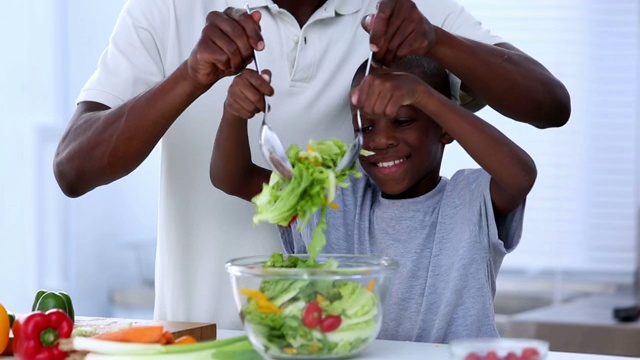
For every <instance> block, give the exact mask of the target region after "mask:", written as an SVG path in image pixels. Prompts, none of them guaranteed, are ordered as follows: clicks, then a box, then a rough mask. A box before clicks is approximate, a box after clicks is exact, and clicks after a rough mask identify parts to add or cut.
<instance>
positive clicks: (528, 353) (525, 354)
mask: <svg viewBox="0 0 640 360" xmlns="http://www.w3.org/2000/svg"><path fill="white" fill-rule="evenodd" d="M538 359H540V352H539V351H538V349H536V348H532V347H529V348H524V349H523V350H522V360H538Z"/></svg>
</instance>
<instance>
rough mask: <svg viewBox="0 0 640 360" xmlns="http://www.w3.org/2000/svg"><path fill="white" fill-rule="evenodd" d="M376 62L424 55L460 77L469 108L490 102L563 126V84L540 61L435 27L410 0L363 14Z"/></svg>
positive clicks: (529, 119)
mask: <svg viewBox="0 0 640 360" xmlns="http://www.w3.org/2000/svg"><path fill="white" fill-rule="evenodd" d="M363 26H364V27H365V29H371V30H370V34H371V37H370V42H371V45H372V49H373V50H374V51H375V54H376V55H375V56H376V59H377V60H378V61H382V62H384V63H387V64H391V63H393V62H394V61H395V60H397V59H399V58H402V57H405V56H407V55H420V56H428V57H430V58H432V59H434V60H436V61H438V62H439V63H440V64H441V65H442V66H443V67H445V68H446V69H448V70H449V71H451V72H452V73H453V74H455V75H456V76H457V77H458V78H460V80H461V81H462V84H463V85H462V86H463V90H465V91H466V92H467V93H468V94H469V95H471V96H472V97H473V98H475V99H474V100H473V102H472V103H469V104H468V105H469V108H470V109H473V110H477V109H478V108H481V107H482V105H481V104H482V103H487V104H489V105H490V106H491V107H492V108H494V109H496V110H497V111H499V112H500V113H502V114H503V115H505V116H508V117H510V118H512V119H514V120H517V121H521V122H525V123H529V124H531V125H534V126H536V127H539V128H547V127H557V126H562V125H564V124H565V123H566V122H567V121H568V120H569V116H570V114H571V101H570V97H569V93H568V92H567V89H566V88H565V87H564V85H563V84H562V83H561V82H560V81H559V80H558V79H556V78H555V77H554V76H553V75H552V74H551V73H550V72H549V71H548V70H547V69H546V68H545V67H544V66H542V65H541V64H540V63H539V62H537V61H536V60H534V59H533V58H531V57H530V56H528V55H527V54H525V53H524V52H522V51H520V50H518V49H517V48H515V47H514V46H513V45H510V44H508V43H501V44H497V45H496V46H493V45H488V44H483V43H480V42H477V41H473V40H469V39H465V38H463V37H459V36H455V35H452V34H450V33H448V32H447V31H445V30H443V29H441V28H439V27H437V26H434V25H433V24H431V23H430V22H429V20H428V19H427V18H426V17H424V15H423V14H422V13H421V12H420V10H419V9H418V8H417V6H416V4H415V3H414V2H413V1H410V0H382V1H381V2H380V5H379V8H378V11H377V13H376V15H375V16H373V17H371V18H365V20H364V21H363Z"/></svg>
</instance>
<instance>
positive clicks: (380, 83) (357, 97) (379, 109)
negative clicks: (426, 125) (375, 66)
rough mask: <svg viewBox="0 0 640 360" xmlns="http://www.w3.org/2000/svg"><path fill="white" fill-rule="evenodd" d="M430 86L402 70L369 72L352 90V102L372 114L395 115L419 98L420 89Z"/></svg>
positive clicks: (364, 111)
mask: <svg viewBox="0 0 640 360" xmlns="http://www.w3.org/2000/svg"><path fill="white" fill-rule="evenodd" d="M421 86H422V87H424V86H428V85H427V84H425V83H424V82H423V81H421V80H420V79H418V78H417V77H415V76H413V75H410V74H406V73H400V72H391V71H388V72H376V73H372V74H369V75H368V76H366V77H365V78H364V79H362V82H361V83H360V85H359V86H358V87H356V88H355V89H353V90H352V91H351V103H352V104H353V105H354V106H355V107H357V108H359V109H360V111H361V112H363V113H365V114H367V115H370V116H385V117H394V116H395V115H396V113H397V112H398V109H399V108H400V107H401V106H404V105H412V104H413V103H414V102H415V101H416V100H417V95H418V89H419V88H420V87H421Z"/></svg>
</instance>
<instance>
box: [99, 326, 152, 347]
mask: <svg viewBox="0 0 640 360" xmlns="http://www.w3.org/2000/svg"><path fill="white" fill-rule="evenodd" d="M163 332H164V328H163V327H162V326H161V325H148V326H132V327H128V328H124V329H120V330H116V331H110V332H106V333H102V334H97V335H94V336H92V338H94V339H99V340H109V341H120V342H132V343H147V344H149V343H159V342H160V340H161V339H162V334H163Z"/></svg>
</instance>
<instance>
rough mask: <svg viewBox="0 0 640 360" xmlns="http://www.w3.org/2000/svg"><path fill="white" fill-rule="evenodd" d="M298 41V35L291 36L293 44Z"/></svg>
mask: <svg viewBox="0 0 640 360" xmlns="http://www.w3.org/2000/svg"><path fill="white" fill-rule="evenodd" d="M298 41H300V38H299V37H297V36H294V37H293V43H294V44H297V43H298Z"/></svg>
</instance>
